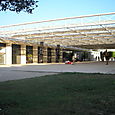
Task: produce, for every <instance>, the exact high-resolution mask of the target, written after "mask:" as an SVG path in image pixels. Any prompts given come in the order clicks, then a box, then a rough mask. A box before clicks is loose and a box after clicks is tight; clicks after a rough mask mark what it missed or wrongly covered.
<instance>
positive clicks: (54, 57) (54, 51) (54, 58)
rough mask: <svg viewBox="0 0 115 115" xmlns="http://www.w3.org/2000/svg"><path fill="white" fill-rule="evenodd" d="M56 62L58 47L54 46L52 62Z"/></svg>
mask: <svg viewBox="0 0 115 115" xmlns="http://www.w3.org/2000/svg"><path fill="white" fill-rule="evenodd" d="M55 62H56V49H55V48H53V49H52V63H55Z"/></svg>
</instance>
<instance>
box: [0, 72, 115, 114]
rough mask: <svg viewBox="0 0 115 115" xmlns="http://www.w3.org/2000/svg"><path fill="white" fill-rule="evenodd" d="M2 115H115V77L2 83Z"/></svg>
mask: <svg viewBox="0 0 115 115" xmlns="http://www.w3.org/2000/svg"><path fill="white" fill-rule="evenodd" d="M0 115H115V74H114V75H109V74H90V73H62V74H57V75H49V76H44V77H36V78H31V79H24V80H16V81H7V82H1V83H0Z"/></svg>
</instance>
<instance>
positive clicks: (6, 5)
mask: <svg viewBox="0 0 115 115" xmlns="http://www.w3.org/2000/svg"><path fill="white" fill-rule="evenodd" d="M37 3H38V1H37V0H0V11H6V10H10V11H15V12H17V13H19V12H21V11H24V12H27V13H32V11H33V10H34V9H35V8H36V7H38V5H37Z"/></svg>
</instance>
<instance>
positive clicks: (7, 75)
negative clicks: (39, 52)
mask: <svg viewBox="0 0 115 115" xmlns="http://www.w3.org/2000/svg"><path fill="white" fill-rule="evenodd" d="M60 72H85V73H107V74H109V73H110V74H115V62H109V65H105V62H83V63H81V62H80V63H79V62H77V63H76V64H75V65H70V64H35V65H34V64H32V65H23V66H22V65H12V66H7V65H0V82H2V81H8V80H17V79H24V78H32V77H40V76H44V75H51V74H57V73H60Z"/></svg>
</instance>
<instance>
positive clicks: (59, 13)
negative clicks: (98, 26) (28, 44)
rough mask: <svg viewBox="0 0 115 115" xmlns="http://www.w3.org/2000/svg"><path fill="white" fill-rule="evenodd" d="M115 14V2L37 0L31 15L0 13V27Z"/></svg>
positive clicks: (113, 0)
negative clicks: (91, 15)
mask: <svg viewBox="0 0 115 115" xmlns="http://www.w3.org/2000/svg"><path fill="white" fill-rule="evenodd" d="M110 12H115V0H39V3H38V7H37V8H36V9H35V10H34V11H33V14H28V13H25V12H20V13H19V14H17V13H15V12H11V11H6V12H4V11H1V12H0V26H2V25H11V24H19V23H26V22H34V21H41V20H49V19H57V18H65V17H74V16H82V15H90V14H100V13H110Z"/></svg>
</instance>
